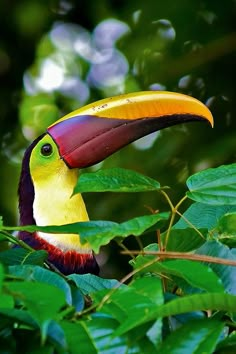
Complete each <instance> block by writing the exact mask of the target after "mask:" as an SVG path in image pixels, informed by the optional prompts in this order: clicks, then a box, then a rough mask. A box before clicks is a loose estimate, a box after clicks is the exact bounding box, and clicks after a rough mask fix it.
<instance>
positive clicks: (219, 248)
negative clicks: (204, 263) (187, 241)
mask: <svg viewBox="0 0 236 354" xmlns="http://www.w3.org/2000/svg"><path fill="white" fill-rule="evenodd" d="M196 253H197V254H201V255H206V256H211V257H219V258H224V259H231V260H236V255H235V254H234V253H233V251H232V250H230V249H229V248H228V247H227V246H225V245H222V244H221V243H220V242H217V241H214V240H212V241H208V242H206V243H205V244H204V245H203V246H201V247H200V248H199V249H198V250H197V251H196ZM209 267H211V269H213V271H214V272H215V274H217V276H218V277H219V278H220V279H221V281H222V283H223V285H224V288H225V291H227V292H229V293H231V294H234V295H236V282H235V279H236V267H233V266H229V265H223V264H217V263H210V264H209Z"/></svg>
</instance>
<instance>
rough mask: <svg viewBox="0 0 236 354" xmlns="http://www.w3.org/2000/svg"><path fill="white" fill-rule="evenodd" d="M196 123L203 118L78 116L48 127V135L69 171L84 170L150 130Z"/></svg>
mask: <svg viewBox="0 0 236 354" xmlns="http://www.w3.org/2000/svg"><path fill="white" fill-rule="evenodd" d="M197 120H199V121H201V120H205V119H204V118H201V117H200V116H196V115H191V114H179V115H176V114H172V115H168V116H163V117H159V118H156V117H153V118H152V117H148V118H138V119H133V120H130V119H115V118H114V119H112V118H109V119H108V118H102V117H97V116H91V115H78V116H74V117H71V118H68V119H66V120H63V121H60V122H58V123H56V124H54V125H53V126H51V127H49V128H48V133H49V134H50V136H51V137H52V138H53V140H54V141H55V143H56V144H57V146H58V149H59V153H60V156H61V157H62V158H63V160H64V161H65V163H66V164H67V165H68V166H69V167H70V168H84V167H89V166H91V165H94V164H96V163H98V162H100V161H102V160H104V159H105V158H106V157H108V156H110V155H111V154H113V153H114V152H116V151H117V150H119V149H121V148H122V147H124V146H125V145H127V144H129V143H131V142H133V141H135V140H137V139H139V138H141V137H143V136H145V135H147V134H150V133H152V132H154V131H157V130H160V129H163V128H166V127H169V126H172V125H175V124H180V123H184V122H191V121H197Z"/></svg>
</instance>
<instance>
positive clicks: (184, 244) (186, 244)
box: [163, 227, 207, 252]
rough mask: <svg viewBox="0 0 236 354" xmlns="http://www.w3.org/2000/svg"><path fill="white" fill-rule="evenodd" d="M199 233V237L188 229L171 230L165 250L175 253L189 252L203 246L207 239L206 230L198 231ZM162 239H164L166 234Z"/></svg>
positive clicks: (192, 230)
mask: <svg viewBox="0 0 236 354" xmlns="http://www.w3.org/2000/svg"><path fill="white" fill-rule="evenodd" d="M199 232H200V233H201V235H200V234H199V233H198V232H196V230H195V229H193V228H190V227H188V228H186V229H176V228H172V229H171V232H170V235H169V238H168V243H167V246H166V250H167V251H175V252H190V251H192V250H195V249H196V248H198V247H200V246H201V245H203V244H204V242H205V241H206V237H207V229H200V230H199ZM163 237H164V238H165V237H166V233H165V234H164V235H163Z"/></svg>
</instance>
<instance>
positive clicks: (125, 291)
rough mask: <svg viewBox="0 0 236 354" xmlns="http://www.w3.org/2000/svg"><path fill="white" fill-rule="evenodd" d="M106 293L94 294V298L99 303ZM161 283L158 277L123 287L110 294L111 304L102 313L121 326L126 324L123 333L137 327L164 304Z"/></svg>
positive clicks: (137, 280)
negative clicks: (144, 317)
mask: <svg viewBox="0 0 236 354" xmlns="http://www.w3.org/2000/svg"><path fill="white" fill-rule="evenodd" d="M104 295H106V294H104V292H101V293H94V294H93V298H94V299H95V300H96V302H97V303H99V302H100V301H101V300H102V299H103V296H104ZM163 301H164V299H163V294H162V286H161V281H160V279H159V278H157V277H145V278H142V279H136V280H135V281H134V282H133V283H132V284H131V285H130V286H127V287H121V288H119V289H118V290H116V291H114V292H113V293H112V294H110V299H109V303H107V302H106V303H105V304H104V305H103V306H102V308H101V311H102V313H106V314H109V315H111V316H112V317H113V318H115V319H116V320H117V321H119V323H120V324H122V323H124V322H125V323H126V325H125V330H124V332H123V333H125V332H127V331H130V330H131V329H134V328H135V327H137V326H138V325H139V323H140V319H141V318H143V316H144V315H145V314H147V313H152V311H154V309H157V308H159V306H161V305H162V304H163Z"/></svg>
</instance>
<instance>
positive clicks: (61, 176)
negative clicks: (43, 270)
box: [19, 91, 213, 274]
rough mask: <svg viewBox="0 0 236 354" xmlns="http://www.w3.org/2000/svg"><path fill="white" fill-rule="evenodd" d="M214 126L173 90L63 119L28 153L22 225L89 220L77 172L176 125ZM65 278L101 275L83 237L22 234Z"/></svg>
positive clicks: (117, 100)
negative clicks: (77, 187) (76, 190)
mask: <svg viewBox="0 0 236 354" xmlns="http://www.w3.org/2000/svg"><path fill="white" fill-rule="evenodd" d="M202 120H203V121H204V120H206V121H208V122H210V123H211V124H213V118H212V115H211V113H210V111H209V110H208V109H207V107H206V106H204V105H203V104H202V103H201V102H199V101H198V100H196V99H194V98H191V97H188V96H185V95H181V94H176V93H171V92H155V91H150V92H140V93H133V94H127V95H122V96H117V97H112V98H108V99H104V100H101V101H98V102H96V103H93V104H90V105H88V106H85V107H83V108H80V109H78V110H77V111H74V112H72V113H71V114H68V115H67V116H65V117H63V118H62V119H60V120H59V121H57V122H56V123H54V124H53V125H52V126H50V127H49V128H48V129H47V132H46V133H45V134H43V135H42V136H40V137H39V138H37V139H36V140H35V141H34V142H33V143H32V144H31V145H30V146H29V148H28V149H27V150H26V152H25V155H24V159H23V164H22V172H21V178H20V183H19V210H20V223H21V225H33V224H36V225H40V226H45V225H62V224H68V223H73V222H78V221H87V220H88V214H87V211H86V207H85V205H84V202H83V199H82V197H81V195H80V194H76V195H73V196H72V192H73V188H74V185H75V183H76V181H77V178H78V169H80V168H84V167H88V166H91V165H93V164H95V163H97V162H99V161H102V160H103V159H105V158H106V157H107V156H109V155H111V154H112V153H114V152H115V151H117V150H119V149H120V148H122V147H123V146H125V145H127V144H129V143H130V142H132V141H134V140H136V139H138V138H140V137H142V136H144V135H147V134H149V133H152V132H154V131H156V130H160V129H163V128H165V127H169V126H172V125H175V124H180V123H183V122H191V121H202ZM19 237H20V238H21V239H22V240H24V241H25V242H26V243H28V244H29V245H31V246H32V247H33V248H35V249H45V250H46V251H47V252H48V254H49V258H48V259H49V261H50V262H51V263H52V264H54V265H55V266H56V267H57V268H58V269H59V270H60V271H61V272H63V273H64V274H70V273H94V274H97V273H98V265H97V263H96V260H95V257H94V255H93V253H92V251H91V249H90V246H89V245H88V244H86V245H81V243H80V239H79V235H74V234H46V233H34V234H30V233H26V232H21V233H20V234H19Z"/></svg>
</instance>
